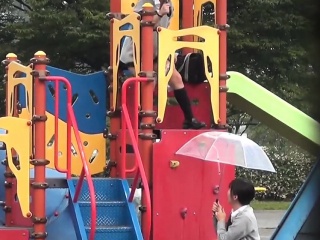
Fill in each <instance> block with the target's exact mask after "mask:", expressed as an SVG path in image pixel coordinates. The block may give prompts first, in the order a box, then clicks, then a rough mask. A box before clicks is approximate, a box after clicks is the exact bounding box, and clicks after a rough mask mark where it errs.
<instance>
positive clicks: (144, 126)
mask: <svg viewBox="0 0 320 240" xmlns="http://www.w3.org/2000/svg"><path fill="white" fill-rule="evenodd" d="M154 15H155V10H154V8H153V5H152V4H150V3H146V4H144V5H143V11H142V12H141V16H142V21H141V40H142V41H141V46H143V51H141V70H142V71H141V72H140V74H139V76H140V77H147V78H149V79H154V77H155V73H154V71H153V44H154V43H153V27H154V23H153V16H154ZM153 87H154V81H149V82H142V83H141V111H140V117H141V124H140V128H141V130H142V133H140V134H139V138H140V139H141V146H140V152H141V157H142V163H143V166H144V169H145V172H146V178H147V181H148V183H149V186H150V185H152V184H151V179H152V147H153V141H154V139H155V138H156V137H155V135H154V134H153V129H154V127H155V117H156V116H157V113H156V112H155V111H154V110H153ZM146 200H147V199H146V195H145V194H142V209H141V210H142V213H143V210H144V209H145V203H146ZM148 210H149V211H150V209H148ZM147 221H148V218H147V214H142V218H141V222H142V233H143V236H144V238H145V239H146V238H147V236H149V234H150V233H148V232H147V230H148V227H147V226H148V224H150V223H148V222H147Z"/></svg>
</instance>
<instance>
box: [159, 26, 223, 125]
mask: <svg viewBox="0 0 320 240" xmlns="http://www.w3.org/2000/svg"><path fill="white" fill-rule="evenodd" d="M188 35H189V36H190V35H196V36H198V37H201V38H203V39H205V41H204V42H186V41H176V40H175V39H176V38H177V37H182V36H188ZM158 47H159V51H158V52H159V62H158V79H159V81H158V121H160V122H162V121H163V118H164V112H165V107H166V102H167V86H168V82H169V79H170V77H171V76H172V73H173V68H174V57H173V56H174V54H175V51H176V50H178V49H180V48H185V47H186V48H194V49H198V50H202V51H203V55H204V60H205V61H204V63H205V72H206V76H207V79H208V82H209V84H210V86H211V108H212V112H213V116H214V120H215V123H218V121H219V35H218V30H217V29H215V28H212V27H209V26H200V27H195V28H188V29H182V30H178V31H173V30H169V29H165V28H161V31H160V32H159V46H158ZM168 56H171V67H170V71H169V72H168V73H167V75H166V71H165V69H166V61H167V59H168ZM207 57H209V58H210V59H211V62H212V68H213V72H214V74H213V75H212V74H210V73H209V70H208V61H207Z"/></svg>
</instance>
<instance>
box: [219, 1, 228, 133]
mask: <svg viewBox="0 0 320 240" xmlns="http://www.w3.org/2000/svg"><path fill="white" fill-rule="evenodd" d="M217 26H218V28H219V30H220V34H219V41H220V46H219V78H220V94H219V98H220V99H219V102H220V106H219V115H220V121H219V126H220V127H222V128H224V127H226V124H227V86H226V80H227V78H228V77H227V27H228V25H227V0H220V1H217Z"/></svg>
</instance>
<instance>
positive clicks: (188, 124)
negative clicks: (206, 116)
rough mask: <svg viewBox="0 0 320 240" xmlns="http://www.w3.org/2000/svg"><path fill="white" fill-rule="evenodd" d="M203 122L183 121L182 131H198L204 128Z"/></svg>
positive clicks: (193, 119)
mask: <svg viewBox="0 0 320 240" xmlns="http://www.w3.org/2000/svg"><path fill="white" fill-rule="evenodd" d="M205 126H206V124H205V123H204V122H199V121H198V120H197V119H195V118H192V120H191V121H190V120H185V121H184V123H183V129H200V128H203V127H205Z"/></svg>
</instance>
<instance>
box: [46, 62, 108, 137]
mask: <svg viewBox="0 0 320 240" xmlns="http://www.w3.org/2000/svg"><path fill="white" fill-rule="evenodd" d="M47 69H48V70H49V72H50V75H51V76H62V77H65V78H67V79H68V80H69V82H70V83H71V85H72V95H73V96H75V95H78V98H77V100H76V101H75V103H74V105H73V108H74V111H75V115H76V118H77V122H78V127H79V130H80V131H82V132H84V133H88V134H95V133H102V132H103V130H104V129H105V126H106V120H105V119H106V93H107V84H106V80H105V76H104V74H103V72H97V73H94V74H89V75H79V74H75V73H71V72H68V71H64V70H61V69H57V68H53V67H49V66H48V67H47ZM50 87H51V88H52V87H53V89H54V83H47V111H48V112H50V113H51V114H54V97H53V96H52V93H51V92H50V90H49V89H50ZM59 91H60V92H59V94H60V106H59V108H60V113H59V117H60V119H61V120H63V121H66V91H65V89H64V86H63V84H60V86H59ZM90 91H92V92H93V93H94V95H95V96H96V97H97V99H98V103H95V102H94V100H93V98H92V97H91V95H90Z"/></svg>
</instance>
